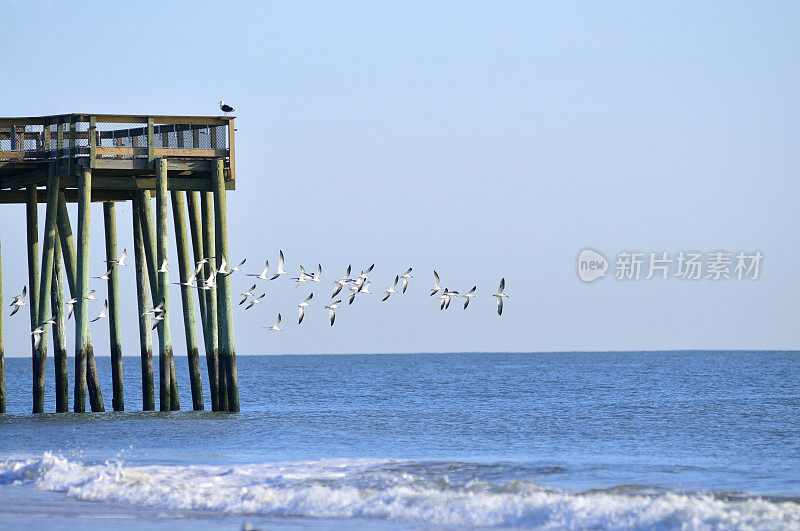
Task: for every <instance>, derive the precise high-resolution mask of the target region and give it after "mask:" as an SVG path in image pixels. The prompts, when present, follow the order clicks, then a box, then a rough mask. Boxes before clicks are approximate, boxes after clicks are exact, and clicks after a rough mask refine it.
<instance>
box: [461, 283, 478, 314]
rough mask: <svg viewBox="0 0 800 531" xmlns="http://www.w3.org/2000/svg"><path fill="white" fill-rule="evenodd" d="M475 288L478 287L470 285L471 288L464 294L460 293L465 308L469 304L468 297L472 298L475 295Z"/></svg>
mask: <svg viewBox="0 0 800 531" xmlns="http://www.w3.org/2000/svg"><path fill="white" fill-rule="evenodd" d="M476 289H478V286H472V289H471V290H469V291H468V292H466V293H465V294H464V295H462V297H464V309H465V310H466V309H467V306H469V301H470V299H472V297H474V296H475V290H476Z"/></svg>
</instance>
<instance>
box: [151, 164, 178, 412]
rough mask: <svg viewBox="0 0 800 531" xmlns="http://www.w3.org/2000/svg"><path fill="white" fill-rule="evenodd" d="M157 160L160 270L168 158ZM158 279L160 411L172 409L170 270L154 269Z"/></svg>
mask: <svg viewBox="0 0 800 531" xmlns="http://www.w3.org/2000/svg"><path fill="white" fill-rule="evenodd" d="M155 163H156V239H157V240H158V245H157V247H156V263H157V264H158V265H159V269H160V268H161V267H162V266H163V265H164V264H166V263H167V262H168V259H167V258H168V256H169V244H168V240H167V229H168V225H167V161H165V160H164V159H157V160H156V161H155ZM156 273H157V277H158V278H157V282H158V294H159V295H160V296H161V302H163V303H164V313H163V314H162V315H163V316H164V319H163V320H162V321H161V322H160V324H159V325H158V327H159V328H160V329H162V331H163V332H162V334H161V345H159V346H160V347H161V348H160V350H159V353H158V356H159V372H161V371H163V373H164V375H163V376H162V377H161V383H162V385H166V392H164V395H163V396H162V398H161V410H162V411H170V410H172V409H173V407H172V401H171V398H172V397H171V394H172V393H171V390H172V378H173V377H174V375H173V374H171V368H172V365H173V361H172V338H171V337H170V330H169V273H168V272H167V271H166V270H164V271H160V270H156Z"/></svg>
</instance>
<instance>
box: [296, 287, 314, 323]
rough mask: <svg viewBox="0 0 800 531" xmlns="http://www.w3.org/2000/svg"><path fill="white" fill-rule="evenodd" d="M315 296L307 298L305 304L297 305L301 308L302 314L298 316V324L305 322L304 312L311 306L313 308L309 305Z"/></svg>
mask: <svg viewBox="0 0 800 531" xmlns="http://www.w3.org/2000/svg"><path fill="white" fill-rule="evenodd" d="M313 296H314V294H313V293H312V294H311V295H309V296H308V297H306V300H304V301H303V302H301V303H300V304H298V305H297V307H298V308H300V313H299V314H298V315H297V324H300V323H302V322H303V315H305V312H304V311H303V310H304V309H305V308H308V307H309V306H311V305H310V304H309V303H308V301H310V300H311V297H313Z"/></svg>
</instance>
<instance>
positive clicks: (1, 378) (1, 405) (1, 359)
mask: <svg viewBox="0 0 800 531" xmlns="http://www.w3.org/2000/svg"><path fill="white" fill-rule="evenodd" d="M2 254H3V253H2V251H0V415H5V413H6V361H5V360H6V355H5V342H4V340H3V328H4V326H3V319H4V317H3V312H4V311H5V306H3V260H2Z"/></svg>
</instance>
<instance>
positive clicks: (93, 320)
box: [89, 299, 108, 323]
mask: <svg viewBox="0 0 800 531" xmlns="http://www.w3.org/2000/svg"><path fill="white" fill-rule="evenodd" d="M106 310H108V299H106V300H105V302H103V311H101V312H100V313H99V314H97V317H95V318H94V319H92V320H91V321H89V322H90V323H93V322H95V321H99V320H100V319H102V318H103V317H107V315H106Z"/></svg>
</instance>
